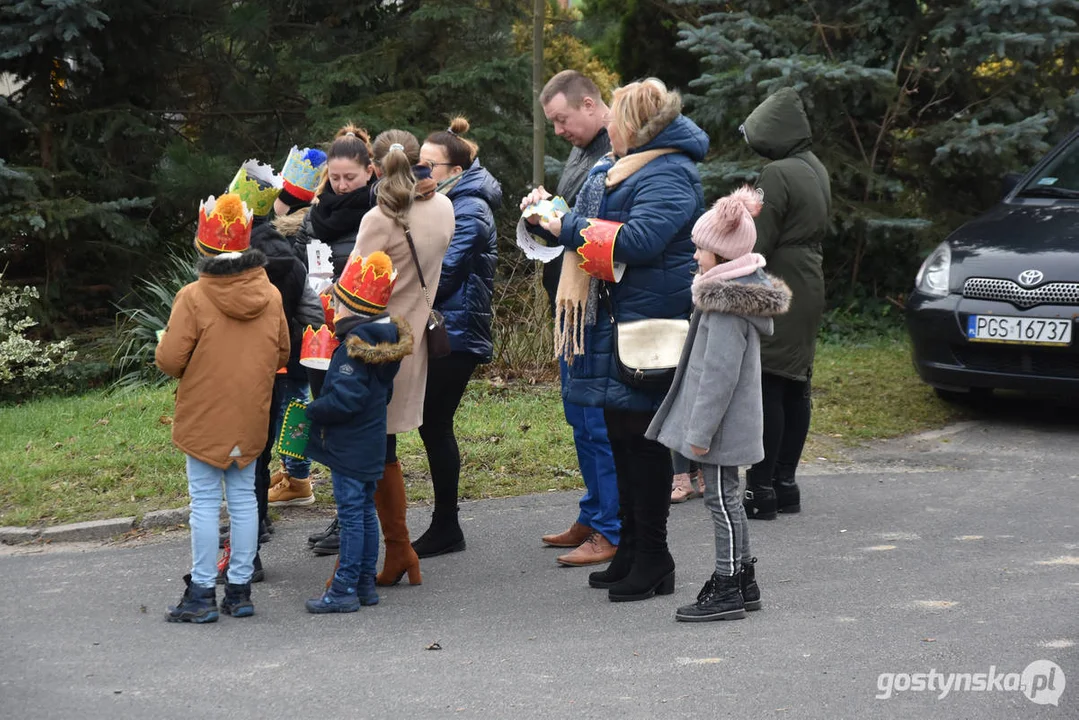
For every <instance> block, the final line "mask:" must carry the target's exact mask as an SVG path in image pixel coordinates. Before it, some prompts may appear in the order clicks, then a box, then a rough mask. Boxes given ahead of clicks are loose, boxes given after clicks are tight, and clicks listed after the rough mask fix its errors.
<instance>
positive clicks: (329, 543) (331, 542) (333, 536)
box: [311, 520, 341, 555]
mask: <svg viewBox="0 0 1079 720" xmlns="http://www.w3.org/2000/svg"><path fill="white" fill-rule="evenodd" d="M311 550H312V552H314V553H315V554H316V555H336V554H337V553H338V552H340V551H341V527H340V525H338V524H337V521H336V520H334V525H333V532H331V533H329V534H327V535H324V536H323V537H322V539H321V540H319V541H318V542H317V543H315V544H314V545H312V546H311Z"/></svg>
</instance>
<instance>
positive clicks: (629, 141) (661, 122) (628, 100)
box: [611, 77, 682, 149]
mask: <svg viewBox="0 0 1079 720" xmlns="http://www.w3.org/2000/svg"><path fill="white" fill-rule="evenodd" d="M681 112H682V96H681V95H680V94H679V93H678V91H677V90H668V89H667V86H666V85H664V84H663V81H662V80H660V79H658V78H652V77H650V78H646V79H644V80H638V81H637V82H631V83H630V84H628V85H624V86H623V87H620V88H618V89H617V90H615V91H614V94H613V95H612V96H611V120H612V123H613V124H614V125H616V126H617V129H618V132H619V133H620V134H622V135H623V136H624V137H625V138H626V145H627V147H629V148H630V149H632V148H637V147H640V146H642V145H645V144H647V143H648V142H649V141H651V140H652V139H653V138H655V137H656V135H658V134H659V132H660V131H661V130H663V128H665V127H667V126H668V125H670V124H671V121H672V120H674V119H675V118H676V117H678V115H679V113H681Z"/></svg>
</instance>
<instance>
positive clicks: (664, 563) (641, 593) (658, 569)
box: [607, 551, 674, 602]
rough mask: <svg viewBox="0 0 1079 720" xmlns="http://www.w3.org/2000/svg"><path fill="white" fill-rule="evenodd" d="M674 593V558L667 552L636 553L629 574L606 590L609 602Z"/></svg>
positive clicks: (628, 600) (645, 598)
mask: <svg viewBox="0 0 1079 720" xmlns="http://www.w3.org/2000/svg"><path fill="white" fill-rule="evenodd" d="M673 593H674V558H672V557H671V554H670V553H669V552H667V551H663V552H662V554H644V553H637V556H636V557H635V558H634V559H633V567H631V568H630V571H629V574H628V575H626V577H624V578H623V579H621V580H619V581H618V582H615V583H612V584H611V586H610V587H609V588H608V589H607V599H608V600H610V601H611V602H633V601H635V600H647V599H648V598H650V597H652V596H653V595H671V594H673Z"/></svg>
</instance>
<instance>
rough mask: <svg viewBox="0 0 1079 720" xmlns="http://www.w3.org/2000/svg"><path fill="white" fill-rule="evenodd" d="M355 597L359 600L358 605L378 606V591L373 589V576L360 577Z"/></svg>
mask: <svg viewBox="0 0 1079 720" xmlns="http://www.w3.org/2000/svg"><path fill="white" fill-rule="evenodd" d="M356 596H357V597H358V598H359V600H360V605H378V591H377V590H376V589H375V576H374V575H360V583H359V585H358V586H357V587H356Z"/></svg>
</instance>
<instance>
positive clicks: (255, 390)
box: [155, 250, 289, 469]
mask: <svg viewBox="0 0 1079 720" xmlns="http://www.w3.org/2000/svg"><path fill="white" fill-rule="evenodd" d="M265 264H266V256H265V255H263V254H262V253H261V252H259V251H258V250H248V251H246V252H243V253H226V254H224V255H218V256H216V257H206V258H202V259H200V260H199V264H198V270H199V279H198V280H196V281H195V282H193V283H191V284H189V285H186V286H184V287H183V288H181V290H180V292H178V293H177V294H176V298H175V300H173V303H172V313H171V315H170V316H169V324H168V327H167V328H166V329H165V334H164V335H163V336H162V338H161V342H160V343H158V346H157V350H156V352H155V360H156V362H157V366H158V367H159V368H161V371H162V372H164V373H165V374H167V375H170V376H172V377H175V378H179V379H180V384H179V386H178V387H177V388H176V410H175V413H174V414H175V417H174V419H173V423H172V442H173V444H175V445H176V447H177V448H179V449H180V450H182V451H183V452H185V453H187V454H188V455H190V456H192V457H194V458H196V459H198V460H201V461H202V462H204V463H207V464H209V465H213V466H214V467H218V468H221V469H225V468H228V467H229V466H230V465H232V463H233V462H235V463H236V464H237V465H238V466H239V467H241V468H243V467H246V466H247V465H248V464H250V463H251V462H253V461H254V460H256V459H257V458H258V456H259V455H260V454H262V450H263V448H265V447H266V428H267V426H268V425H269V423H270V399H271V396H272V395H273V385H274V375H275V374H276V372H277V369H278V368H280V367H284V365H285V363H287V362H288V357H289V328H288V321H287V320H285V312H284V310H283V308H282V305H281V293H279V292H278V291H277V288H275V287H274V286H273V285H271V284H270V281H269V279H268V278H267V277H266V271H265V270H264V269H263V266H264V265H265Z"/></svg>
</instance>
